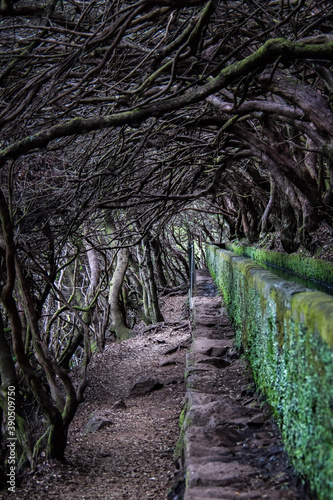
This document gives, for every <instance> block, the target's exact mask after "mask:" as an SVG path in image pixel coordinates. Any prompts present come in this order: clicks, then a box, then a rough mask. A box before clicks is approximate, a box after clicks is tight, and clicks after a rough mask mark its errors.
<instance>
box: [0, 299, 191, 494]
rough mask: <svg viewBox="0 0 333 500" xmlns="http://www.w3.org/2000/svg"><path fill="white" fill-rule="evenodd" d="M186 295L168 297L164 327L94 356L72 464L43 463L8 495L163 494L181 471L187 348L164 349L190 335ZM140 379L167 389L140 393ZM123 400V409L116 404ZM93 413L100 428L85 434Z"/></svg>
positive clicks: (73, 433)
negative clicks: (178, 449) (177, 456)
mask: <svg viewBox="0 0 333 500" xmlns="http://www.w3.org/2000/svg"><path fill="white" fill-rule="evenodd" d="M186 300H187V296H181V297H170V298H168V299H167V300H165V301H164V302H162V310H164V314H165V319H166V323H167V325H166V326H163V327H161V328H154V329H152V330H151V331H150V332H148V333H146V334H144V335H141V336H138V337H135V338H133V339H130V340H128V341H125V342H122V343H121V344H109V345H107V347H106V350H105V352H104V353H103V354H99V355H97V356H96V357H95V358H94V360H93V361H92V363H91V365H90V367H89V372H90V376H89V387H88V388H87V391H86V401H85V403H84V404H83V405H81V406H80V408H79V411H78V413H77V415H76V417H75V419H74V421H73V423H72V424H71V427H70V432H69V436H68V447H67V449H66V460H67V462H68V463H67V464H59V463H54V462H53V463H52V462H46V461H45V462H44V463H43V464H41V465H40V467H39V469H38V472H37V474H35V475H33V476H32V477H29V478H27V479H25V480H24V481H23V483H22V485H21V487H20V488H17V489H16V493H15V494H5V497H6V498H11V499H14V498H15V499H29V500H33V499H41V498H43V499H47V498H57V499H71V500H74V499H96V498H103V499H114V500H120V499H129V500H146V499H147V500H148V499H154V500H165V498H166V495H167V491H168V488H169V487H170V485H171V483H172V481H173V479H174V474H175V464H174V458H173V451H174V449H175V446H176V442H177V438H178V435H179V426H178V421H179V415H180V412H181V410H182V405H183V398H184V390H185V387H184V369H185V354H186V351H187V349H186V348H179V349H177V350H176V351H175V352H173V353H170V354H164V353H165V352H166V351H168V350H169V349H170V348H172V347H176V346H178V345H179V344H182V343H184V342H186V341H188V340H189V338H190V331H189V323H188V320H187V318H186V312H185V302H186ZM172 323H173V324H172ZM164 363H170V364H165V365H164V366H160V365H162V364H164ZM140 377H141V378H143V379H147V378H149V377H150V378H153V379H157V380H158V381H159V382H160V385H162V387H160V388H159V389H156V390H152V391H151V392H148V393H147V394H145V395H141V396H140V395H135V392H134V393H131V389H132V388H133V386H134V385H135V383H136V382H137V380H138V379H140ZM137 390H138V389H137ZM120 400H121V401H123V402H124V403H125V405H126V407H125V408H122V407H121V406H122V404H116V406H120V408H115V407H114V405H115V403H117V402H119V401H120ZM92 414H93V415H94V416H95V419H94V421H93V423H94V422H95V423H97V424H98V422H103V424H102V428H101V429H100V430H97V431H96V432H93V433H86V432H85V431H86V426H87V424H88V422H89V421H91V415H92ZM103 425H104V427H103ZM7 495H8V496H7ZM0 497H1V493H0Z"/></svg>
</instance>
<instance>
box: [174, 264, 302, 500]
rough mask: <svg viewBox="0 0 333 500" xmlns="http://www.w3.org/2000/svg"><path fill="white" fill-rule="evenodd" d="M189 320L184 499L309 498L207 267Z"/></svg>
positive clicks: (198, 282) (200, 275)
mask: <svg viewBox="0 0 333 500" xmlns="http://www.w3.org/2000/svg"><path fill="white" fill-rule="evenodd" d="M193 323H194V328H193V343H192V347H191V352H190V353H189V354H188V355H187V369H186V374H187V377H186V387H187V389H186V401H187V416H186V418H185V422H184V431H185V434H184V445H185V473H186V477H187V488H186V492H185V500H208V499H209V500H222V499H223V500H226V499H244V500H245V499H246V500H248V499H255V498H256V499H264V498H267V499H269V500H275V499H290V500H296V499H299V500H301V499H302V500H305V499H308V498H310V497H309V495H308V493H307V492H306V487H305V486H304V485H302V483H301V481H300V480H299V478H298V477H297V476H296V475H295V474H294V472H293V469H292V467H291V466H290V465H289V463H288V458H287V456H286V454H285V452H284V449H283V444H282V442H281V439H280V434H279V431H278V429H277V426H276V425H275V423H274V421H273V419H272V416H271V413H270V410H269V407H268V405H267V404H265V403H264V401H263V400H262V398H261V397H260V395H258V394H257V393H256V391H255V387H254V385H253V379H252V376H251V373H250V370H249V369H248V367H247V363H246V361H245V359H244V358H243V357H241V356H239V353H238V352H237V350H236V349H235V348H234V340H233V339H234V331H233V329H232V327H231V325H230V323H229V321H228V318H227V315H226V312H225V309H224V308H223V307H221V299H220V297H218V296H216V290H214V285H213V282H212V279H211V277H210V275H209V273H208V272H207V271H199V272H198V273H197V294H196V296H195V297H194V298H193Z"/></svg>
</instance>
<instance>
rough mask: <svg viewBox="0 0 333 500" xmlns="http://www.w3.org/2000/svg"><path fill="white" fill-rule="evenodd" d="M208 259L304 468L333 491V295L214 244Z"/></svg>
mask: <svg viewBox="0 0 333 500" xmlns="http://www.w3.org/2000/svg"><path fill="white" fill-rule="evenodd" d="M207 262H208V266H209V269H211V270H212V273H213V275H214V276H215V279H216V282H217V284H218V286H219V289H220V290H221V291H222V293H223V295H224V298H225V303H226V305H227V309H228V313H229V315H230V317H231V319H232V321H233V323H234V326H235V330H236V336H237V339H238V342H239V343H242V344H243V347H244V350H245V353H246V355H247V357H248V359H249V361H250V364H251V367H252V371H253V375H254V379H255V382H256V385H257V387H258V388H259V389H260V390H261V391H262V392H263V393H264V394H265V396H266V398H267V400H268V402H269V404H270V406H271V408H272V411H273V413H274V416H275V417H276V420H277V422H278V423H279V425H280V428H281V432H282V435H283V440H284V444H285V447H286V449H287V451H288V453H289V456H290V458H291V460H292V462H293V464H294V466H295V468H296V470H297V471H298V472H299V473H300V474H301V475H304V476H306V477H307V478H308V479H309V481H310V484H311V486H312V488H313V490H314V491H315V492H316V494H317V495H318V498H319V499H321V500H327V499H331V498H332V499H333V349H332V348H333V298H332V297H329V296H328V295H326V294H323V293H321V292H308V291H307V289H305V288H304V287H302V286H300V285H296V284H292V283H290V282H286V281H284V280H282V279H280V278H278V277H276V276H274V275H273V274H272V273H270V272H269V271H266V270H263V269H262V268H260V266H258V265H257V264H255V263H254V262H252V261H250V260H248V259H245V258H243V257H240V256H237V255H236V254H233V253H231V252H229V251H224V250H220V249H216V247H215V248H214V247H213V246H211V245H209V246H207Z"/></svg>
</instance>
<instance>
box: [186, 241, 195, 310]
mask: <svg viewBox="0 0 333 500" xmlns="http://www.w3.org/2000/svg"><path fill="white" fill-rule="evenodd" d="M188 260H189V269H190V290H189V298H190V308H191V309H192V298H193V297H194V295H195V294H196V276H195V255H194V242H193V241H189V243H188Z"/></svg>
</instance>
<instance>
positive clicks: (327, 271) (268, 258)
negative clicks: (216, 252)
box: [226, 243, 333, 286]
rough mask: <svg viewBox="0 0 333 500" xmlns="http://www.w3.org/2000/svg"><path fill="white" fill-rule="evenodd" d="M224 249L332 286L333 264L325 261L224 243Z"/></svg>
mask: <svg viewBox="0 0 333 500" xmlns="http://www.w3.org/2000/svg"><path fill="white" fill-rule="evenodd" d="M226 247H227V248H228V249H230V250H232V251H233V252H235V253H236V254H238V255H244V256H248V257H251V259H254V260H256V261H257V262H264V263H267V264H271V265H274V266H278V267H281V268H283V269H287V270H288V271H291V272H293V273H295V274H297V275H299V276H302V277H303V278H308V279H311V280H315V281H318V282H319V283H325V284H328V285H331V286H332V285H333V263H332V262H327V261H325V260H320V259H313V258H310V257H305V256H303V255H298V254H284V253H281V252H271V251H268V250H264V249H261V248H254V247H248V246H241V245H235V244H233V243H226Z"/></svg>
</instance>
